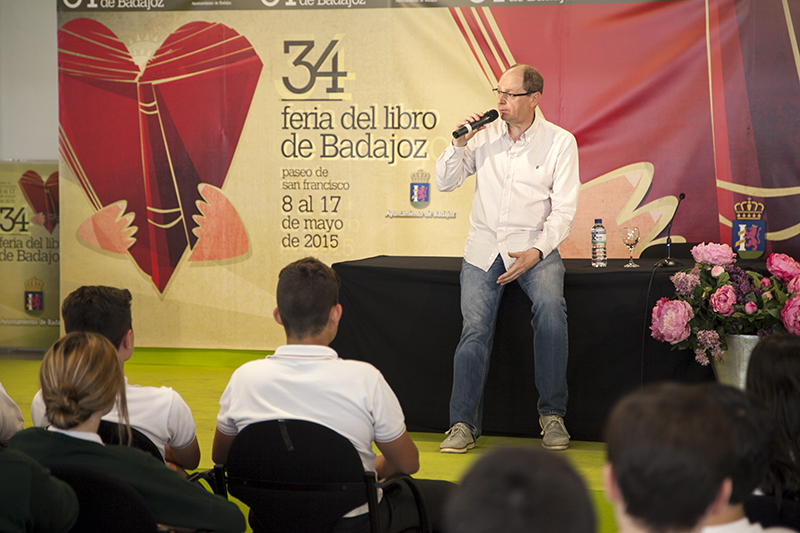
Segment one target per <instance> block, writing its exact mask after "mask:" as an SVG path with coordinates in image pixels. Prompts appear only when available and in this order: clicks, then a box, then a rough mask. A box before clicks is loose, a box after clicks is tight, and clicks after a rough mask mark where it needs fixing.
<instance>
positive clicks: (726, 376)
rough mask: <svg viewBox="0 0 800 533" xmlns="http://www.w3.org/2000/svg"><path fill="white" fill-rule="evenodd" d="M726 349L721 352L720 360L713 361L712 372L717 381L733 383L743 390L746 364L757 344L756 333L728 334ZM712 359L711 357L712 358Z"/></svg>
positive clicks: (745, 380)
mask: <svg viewBox="0 0 800 533" xmlns="http://www.w3.org/2000/svg"><path fill="white" fill-rule="evenodd" d="M727 341H728V349H727V350H725V352H724V353H723V354H722V362H721V363H719V362H717V361H714V362H713V366H714V374H715V375H716V376H717V381H718V382H719V383H724V384H726V385H733V386H734V387H739V388H740V389H742V390H744V387H745V384H746V382H747V365H749V364H750V354H751V353H752V352H753V348H755V347H756V344H758V341H759V336H758V335H730V336H729V337H728V338H727ZM712 360H713V359H712Z"/></svg>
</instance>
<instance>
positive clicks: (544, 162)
mask: <svg viewBox="0 0 800 533" xmlns="http://www.w3.org/2000/svg"><path fill="white" fill-rule="evenodd" d="M543 86H544V80H543V79H542V76H541V74H539V71H537V70H536V69H535V68H533V67H531V66H528V65H514V66H512V67H511V68H509V69H508V70H506V71H505V73H504V74H503V75H502V76H501V77H500V81H499V82H498V84H497V88H496V89H494V92H495V94H496V95H497V110H498V112H499V117H500V120H496V121H489V122H488V123H485V122H484V124H481V125H478V124H476V123H477V122H478V121H480V120H481V118H482V117H483V116H484V114H482V113H473V114H471V115H468V116H467V117H465V118H464V119H462V120H461V121H460V122H458V123H457V124H456V131H455V132H454V133H453V136H454V139H453V140H452V142H451V144H450V146H448V147H447V149H446V150H445V151H444V153H443V154H442V155H441V156H440V157H439V160H438V161H437V162H436V187H437V188H438V189H439V190H440V191H443V192H449V191H452V190H455V189H456V188H458V187H460V186H461V184H462V183H464V182H465V181H466V179H467V178H468V177H469V176H471V175H473V174H475V180H476V183H475V196H474V198H473V202H472V213H471V214H470V230H469V234H468V235H467V242H466V244H465V245H464V259H463V261H462V267H461V314H462V316H463V326H462V330H461V340H460V341H459V343H458V347H457V348H456V353H455V361H454V374H453V391H452V394H451V397H450V426H451V427H450V429H449V430H448V432H447V438H446V439H445V440H444V442H442V443H441V444H440V445H439V449H440V451H442V452H444V453H464V452H466V451H467V450H469V449H471V448H474V447H475V441H476V439H477V438H478V437H479V436H480V434H481V418H482V409H483V388H484V384H485V382H486V375H487V371H488V369H489V355H490V351H491V349H492V339H493V337H494V329H495V321H496V319H497V310H498V308H499V306H500V299H501V297H502V295H503V289H504V287H505V285H507V284H509V283H511V282H512V281H517V282H518V283H519V284H520V286H521V287H522V289H523V290H524V291H525V294H527V295H528V298H530V300H531V303H532V306H531V309H532V311H533V321H532V323H531V325H532V326H533V332H534V356H535V358H536V361H535V372H536V388H537V390H538V392H539V402H538V405H537V411H538V413H539V425H540V427H541V430H542V433H541V434H542V435H543V437H542V445H543V446H544V447H545V448H548V449H552V450H564V449H566V448H567V447H568V446H569V433H567V429H566V427H565V426H564V415H565V414H566V411H567V305H566V302H565V300H564V265H563V263H562V261H561V256H560V255H559V253H558V246H559V245H560V244H561V242H562V241H563V240H564V239H565V238H566V237H567V235H568V234H569V231H570V228H571V226H572V220H573V218H574V217H575V210H576V208H577V204H578V188H579V186H580V180H579V177H578V145H577V143H576V141H575V137H574V136H573V135H572V134H571V133H569V132H568V131H566V130H565V129H563V128H560V127H558V126H556V125H555V124H551V123H550V122H548V121H547V120H545V119H544V117H543V116H542V112H541V110H540V109H539V107H538V105H539V99H540V98H541V97H542V89H543ZM487 114H488V113H487ZM467 124H470V125H471V126H470V127H467V128H466V130H469V131H463V132H462V131H459V129H461V128H462V127H464V126H466V125H467ZM519 407H520V409H531V408H532V407H533V406H527V405H521V406H519Z"/></svg>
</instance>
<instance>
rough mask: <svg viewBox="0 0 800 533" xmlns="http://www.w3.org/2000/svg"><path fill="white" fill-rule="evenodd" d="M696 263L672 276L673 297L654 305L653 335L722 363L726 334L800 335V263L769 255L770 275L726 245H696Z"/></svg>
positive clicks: (703, 361) (702, 359)
mask: <svg viewBox="0 0 800 533" xmlns="http://www.w3.org/2000/svg"><path fill="white" fill-rule="evenodd" d="M692 257H693V258H694V260H695V265H694V268H692V269H687V270H682V271H680V272H677V273H675V274H674V275H673V276H671V277H670V280H671V281H672V283H673V285H674V286H675V296H674V297H673V298H672V299H669V298H661V299H660V300H659V301H658V302H657V303H656V306H655V307H654V308H653V314H652V325H651V326H650V330H651V331H652V336H653V338H655V339H657V340H660V341H662V342H669V343H670V344H672V345H673V347H674V348H679V349H691V350H692V351H694V354H695V359H696V360H697V362H699V363H700V364H701V365H707V364H708V363H709V360H710V358H714V360H716V361H719V362H722V354H723V352H724V351H725V350H726V349H727V348H728V346H727V343H726V340H725V337H726V336H727V335H758V336H760V337H763V336H766V335H769V334H770V333H772V332H774V331H784V330H786V331H788V332H789V333H791V334H793V335H800V263H798V262H797V261H795V260H794V259H792V258H791V257H789V256H787V255H786V254H770V256H769V257H768V258H767V270H768V271H769V273H770V275H769V276H762V275H761V274H759V273H758V272H753V271H749V270H742V269H741V268H740V267H738V266H736V265H735V262H736V254H735V253H734V251H733V250H732V249H731V247H730V246H728V245H727V244H711V243H709V244H706V243H703V244H698V245H697V246H695V247H694V248H692Z"/></svg>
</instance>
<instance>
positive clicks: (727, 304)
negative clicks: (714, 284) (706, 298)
mask: <svg viewBox="0 0 800 533" xmlns="http://www.w3.org/2000/svg"><path fill="white" fill-rule="evenodd" d="M735 303H736V291H734V290H733V287H731V286H730V285H723V286H722V287H720V288H719V289H717V290H716V291H714V294H712V295H711V308H712V309H713V310H714V311H716V312H717V313H719V314H721V315H723V316H731V315H732V314H733V304H735Z"/></svg>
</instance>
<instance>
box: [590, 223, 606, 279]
mask: <svg viewBox="0 0 800 533" xmlns="http://www.w3.org/2000/svg"><path fill="white" fill-rule="evenodd" d="M606 265H608V260H607V259H606V228H604V227H603V219H602V218H596V219H594V226H592V266H593V267H595V268H599V267H604V266H606Z"/></svg>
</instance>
